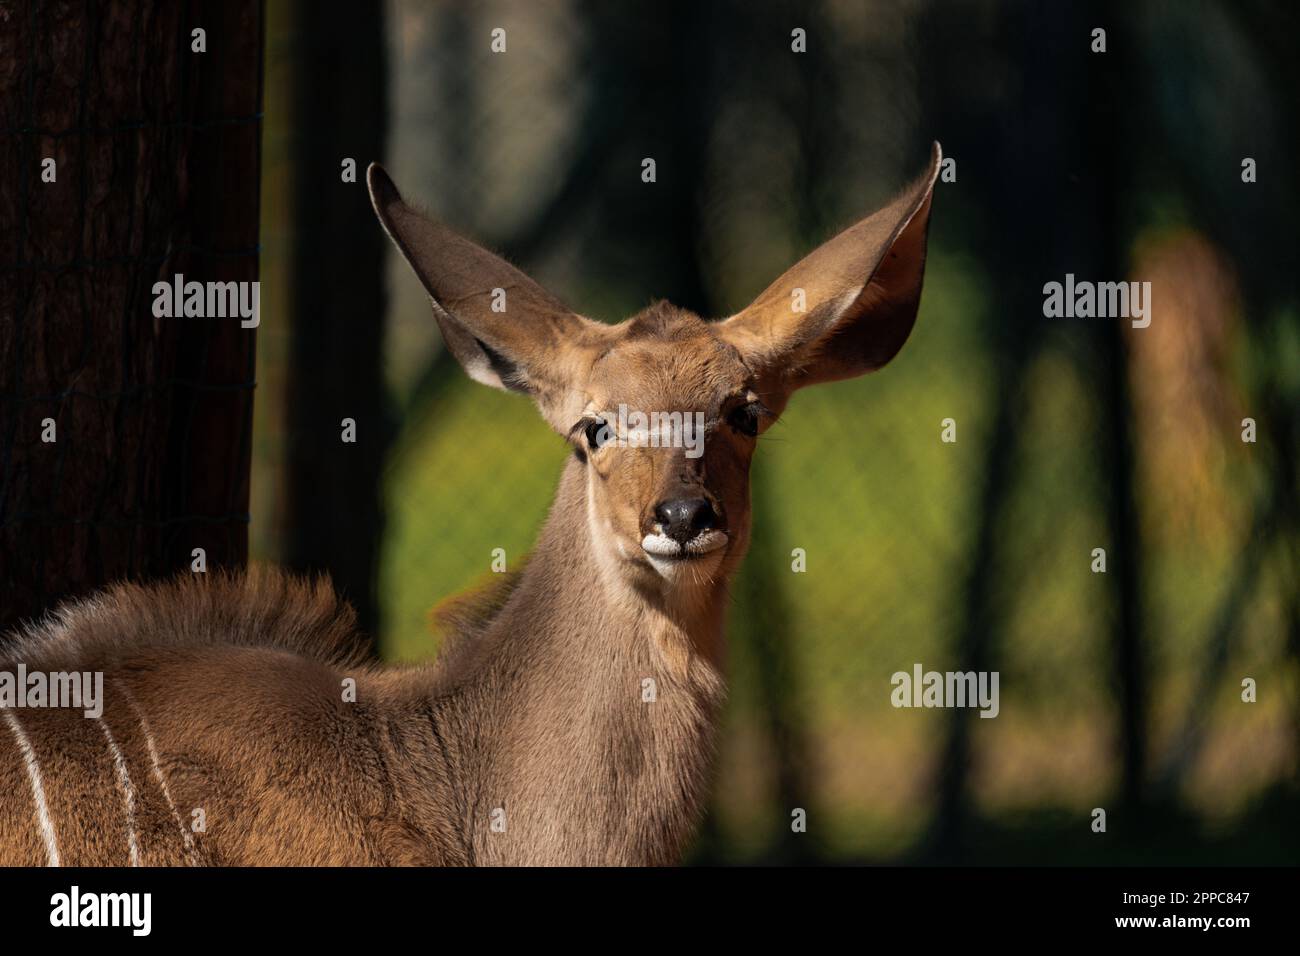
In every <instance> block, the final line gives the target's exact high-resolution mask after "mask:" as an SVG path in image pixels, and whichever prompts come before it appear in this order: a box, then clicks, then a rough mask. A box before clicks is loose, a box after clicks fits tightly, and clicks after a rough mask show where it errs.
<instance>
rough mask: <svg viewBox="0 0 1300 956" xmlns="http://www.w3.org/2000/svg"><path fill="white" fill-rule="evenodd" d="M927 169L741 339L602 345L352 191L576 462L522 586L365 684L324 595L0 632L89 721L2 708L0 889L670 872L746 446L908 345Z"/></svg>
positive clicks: (232, 579)
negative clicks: (490, 867)
mask: <svg viewBox="0 0 1300 956" xmlns="http://www.w3.org/2000/svg"><path fill="white" fill-rule="evenodd" d="M939 159H940V154H939V149H938V144H935V148H934V151H933V158H932V160H931V164H930V168H929V170H928V172H927V173H926V174H925V175H924V176H923V177H922V178H921V179H920V180H919V181H917V182H916V183H915V184H914V185H913V186H911V187H910V188H908V189H906V190H905V191H904V192H903V193H902V194H901V195H900V196H898V198H896V199H895V200H893V201H892V202H890V203H889V204H888V205H886V206H885V207H884V208H882V209H881V210H880V211H878V212H876V213H875V214H874V215H872V216H870V217H869V218H867V219H864V220H862V221H861V222H859V223H857V224H856V225H854V226H852V227H850V228H849V229H847V230H846V231H844V232H842V233H840V234H839V235H838V236H836V237H835V238H833V239H831V240H830V241H829V242H827V243H826V244H824V245H823V246H821V247H820V248H818V249H816V250H815V251H814V252H812V253H811V254H810V255H808V256H807V258H805V259H804V260H803V261H801V262H800V263H798V264H797V265H796V266H794V267H793V268H792V269H790V270H789V271H788V272H786V273H785V274H784V275H782V276H781V277H780V278H779V279H777V280H776V282H775V283H773V284H772V285H771V286H770V287H769V288H768V289H767V290H766V291H765V292H763V293H762V294H761V295H760V296H759V297H758V298H757V299H756V300H755V301H754V303H753V304H752V305H750V306H749V307H748V308H746V309H745V310H744V311H742V312H740V313H738V314H736V315H733V316H731V317H730V318H728V319H725V320H719V321H705V320H702V319H700V318H699V317H697V316H695V315H693V314H691V313H689V312H686V311H684V310H682V309H678V308H674V307H673V306H670V305H667V304H665V303H659V304H656V305H652V306H650V307H649V308H647V309H646V310H644V311H643V312H641V313H640V314H638V315H636V316H634V317H633V318H631V319H628V320H627V321H624V322H623V323H621V324H619V325H606V324H602V323H600V322H596V321H592V320H590V319H586V318H583V317H581V316H579V315H576V314H574V313H573V312H571V311H569V310H568V309H567V308H565V307H564V306H563V305H561V304H560V302H559V301H557V300H556V299H555V298H553V297H552V296H551V295H549V294H548V293H547V292H545V291H543V290H542V288H541V287H539V286H538V285H536V284H535V283H534V282H532V281H531V280H529V279H528V278H527V277H525V276H524V275H523V274H522V273H520V272H519V271H517V270H516V269H514V268H513V267H512V266H510V265H508V264H507V263H505V262H504V261H502V260H501V259H499V258H497V257H496V256H494V255H492V254H491V253H489V252H486V251H485V250H483V249H481V248H479V247H478V246H476V245H474V244H472V243H470V242H468V241H467V240H465V239H463V238H461V237H459V236H457V235H455V234H454V233H452V232H450V231H448V230H447V229H445V228H444V227H442V226H440V225H438V224H436V223H434V222H432V221H430V220H429V219H427V218H426V217H424V216H423V215H421V214H420V213H418V212H416V211H415V210H413V209H412V208H411V207H410V206H408V205H406V203H404V202H403V200H402V198H401V196H400V195H399V194H398V192H397V189H396V187H395V186H394V185H393V183H392V181H391V180H390V179H389V178H388V176H387V174H386V173H385V172H384V171H383V170H382V169H381V168H379V167H378V166H372V167H371V168H370V171H369V177H368V179H369V186H370V194H371V199H372V201H373V204H374V207H375V211H376V213H377V214H378V216H379V219H380V220H381V222H382V223H383V226H384V228H385V229H386V230H387V232H388V234H389V236H390V237H391V238H392V240H393V242H394V243H396V245H397V247H398V249H400V250H401V253H402V255H403V256H405V257H406V260H407V261H408V262H409V263H410V265H411V266H412V268H413V269H414V270H415V272H416V273H417V275H418V276H419V278H420V281H421V282H422V283H423V284H424V287H425V289H426V290H427V291H428V293H429V296H430V297H431V299H432V305H433V314H434V317H435V319H436V320H437V322H438V325H439V327H440V328H441V330H442V335H443V337H444V339H445V341H446V344H447V347H448V348H449V349H450V350H451V352H452V353H453V354H454V355H455V357H456V358H457V359H458V360H459V361H460V363H461V365H463V366H464V368H465V370H466V371H467V372H468V373H469V375H470V376H471V377H472V378H474V379H475V380H477V381H479V382H483V383H485V384H487V385H491V386H494V387H496V388H502V389H509V390H512V391H519V392H524V393H526V394H527V395H529V396H531V397H532V399H533V400H534V401H535V402H536V404H537V406H538V408H539V409H540V410H541V413H542V416H543V417H544V418H545V419H546V420H547V421H548V422H549V423H550V424H551V426H552V427H553V428H554V429H555V430H556V431H557V432H559V433H560V434H561V435H563V436H565V438H566V439H567V441H568V442H570V443H571V445H572V453H571V454H570V455H569V456H568V459H567V463H566V464H565V466H564V470H563V474H562V476H561V478H560V484H559V490H558V492H557V494H556V496H555V502H554V505H553V506H552V508H551V511H550V514H549V516H548V518H547V519H546V522H545V525H544V527H543V529H542V532H541V536H540V538H539V540H538V542H537V545H536V548H535V549H534V551H533V553H532V556H531V558H530V559H529V560H528V561H527V563H526V565H525V566H524V568H523V569H522V571H520V572H518V573H516V574H514V575H512V576H510V577H509V579H508V581H505V582H503V583H502V584H501V585H500V586H499V587H497V588H495V589H494V590H492V591H491V592H490V593H487V594H486V595H483V594H480V595H477V596H472V597H469V598H466V599H463V600H460V601H459V602H455V603H453V605H452V607H451V610H450V612H449V613H448V615H447V618H448V619H449V620H450V621H451V622H452V623H453V624H454V626H455V633H454V635H453V637H452V638H451V639H450V640H448V642H447V643H446V645H445V646H444V647H443V649H442V651H441V653H440V654H439V657H438V659H437V661H436V662H435V663H433V664H429V665H423V666H414V667H378V666H374V665H371V664H367V663H363V662H361V661H359V660H358V659H357V657H356V656H355V653H356V652H355V651H354V650H353V648H355V647H356V646H357V644H358V641H357V638H356V635H355V633H354V626H353V619H352V615H351V612H350V610H349V609H348V608H347V606H346V605H345V604H344V603H342V602H341V601H339V600H338V599H337V598H336V597H335V596H334V594H333V592H332V591H331V589H330V588H329V587H328V585H327V584H324V583H319V582H316V583H310V582H304V581H299V580H295V579H293V578H290V577H286V576H283V575H280V574H276V573H273V572H268V571H262V570H256V569H255V570H253V571H251V572H249V573H248V574H246V575H239V576H225V575H221V574H216V573H214V574H211V575H189V576H185V577H184V578H182V579H179V580H176V581H173V582H170V583H164V584H153V585H147V586H141V585H136V584H122V585H118V586H115V587H112V588H109V589H107V590H105V591H102V592H100V593H99V594H97V595H95V596H92V597H90V598H88V599H85V600H81V601H76V602H72V603H67V604H64V605H63V606H61V607H60V608H59V609H57V610H56V611H54V612H53V613H52V614H50V615H48V616H47V617H46V618H45V619H44V620H42V621H41V622H39V623H37V624H35V625H32V626H30V627H28V628H27V629H26V630H25V631H24V632H22V633H19V634H16V635H12V636H11V639H10V642H9V644H8V650H7V651H6V652H5V653H4V654H3V656H2V657H0V672H4V671H8V672H13V671H14V670H15V669H16V668H17V667H18V666H19V664H22V665H25V667H26V669H27V671H28V672H36V671H41V672H46V673H50V672H72V671H78V672H100V673H102V675H103V701H102V708H103V709H102V713H101V714H100V715H99V716H98V717H93V716H91V717H87V716H85V715H84V714H83V712H82V711H81V710H71V709H66V708H49V707H46V708H24V709H14V708H12V707H7V708H5V709H4V710H3V711H0V864H42V863H56V862H62V863H65V864H85V865H118V864H128V863H140V864H144V865H150V864H169V865H184V864H199V863H209V864H303V865H319V864H399V863H401V864H664V863H670V862H673V861H675V860H676V859H677V858H678V856H679V854H680V852H681V851H682V849H683V846H684V844H685V842H686V841H687V840H688V838H689V837H690V834H691V831H692V827H693V826H694V824H695V823H696V822H697V820H698V818H699V816H700V813H701V810H702V805H703V801H704V798H705V792H706V786H707V782H708V776H709V764H710V755H711V751H712V747H713V735H714V725H715V722H716V720H717V717H718V712H719V707H720V705H721V702H722V698H723V678H722V670H723V657H724V648H723V611H724V606H725V603H726V585H727V581H728V578H729V577H730V576H731V574H732V573H733V572H734V571H735V569H736V567H737V565H738V564H739V562H740V560H741V557H742V555H743V554H744V552H745V549H746V545H747V543H748V540H749V522H750V506H749V488H748V473H749V466H750V460H751V457H752V455H753V453H754V447H755V442H756V436H757V435H760V434H762V433H763V431H764V430H765V429H766V428H768V427H769V426H770V425H771V423H772V422H773V421H774V420H775V418H776V416H778V415H779V414H780V413H781V412H782V410H783V409H784V408H785V406H786V403H787V402H788V400H789V398H790V395H791V393H792V392H793V391H794V390H795V389H797V388H800V387H802V386H804V385H811V384H814V383H817V382H827V381H832V380H836V379H842V378H847V377H849V376H855V375H859V374H861V373H864V372H868V371H871V370H873V369H876V368H878V367H880V366H882V365H884V364H885V363H886V362H888V361H889V360H890V359H891V358H892V357H893V356H894V354H895V353H896V352H898V350H899V348H901V347H902V345H903V342H904V340H905V339H906V338H907V336H908V334H909V332H910V331H911V328H912V325H913V323H914V321H915V318H916V313H917V307H918V301H919V297H920V292H921V282H922V275H923V271H924V263H925V245H926V231H927V228H928V222H929V213H930V202H931V195H932V192H933V189H934V183H935V179H936V177H937V175H938V171H939ZM623 405H625V406H627V407H629V408H632V409H636V410H642V411H645V412H652V411H655V412H658V411H663V412H674V411H680V412H683V413H687V414H688V415H690V416H691V417H694V415H695V414H699V415H702V416H703V421H704V423H705V434H704V443H703V448H702V454H699V455H697V456H690V455H688V454H687V451H686V450H685V449H683V448H682V447H673V442H671V441H664V442H655V443H654V444H651V445H646V444H645V443H644V442H637V441H624V440H623V439H624V438H626V437H627V436H623V435H618V434H616V432H615V426H613V425H612V424H611V414H612V413H611V410H612V409H615V408H617V407H619V406H623ZM642 437H645V436H642ZM661 437H662V436H661ZM669 437H671V436H669ZM655 445H658V447H655ZM810 477H813V476H810ZM322 520H328V516H322ZM648 690H649V691H650V692H648Z"/></svg>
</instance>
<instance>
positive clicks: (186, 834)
mask: <svg viewBox="0 0 1300 956" xmlns="http://www.w3.org/2000/svg"><path fill="white" fill-rule="evenodd" d="M119 686H120V687H121V690H122V696H123V697H125V698H126V702H127V704H129V705H130V707H131V709H132V710H133V711H135V718H136V720H138V721H140V730H141V731H142V732H143V733H144V742H145V746H146V747H148V748H149V759H150V761H152V762H153V776H154V779H155V780H157V781H158V788H159V789H160V790H162V794H163V796H164V797H166V798H167V806H169V807H171V810H172V816H173V817H175V818H176V826H178V827H179V828H180V831H181V842H182V843H183V844H185V863H186V865H187V866H193V865H194V859H193V857H192V856H191V855H190V854H191V853H193V851H194V838H193V837H192V836H190V831H189V830H187V829H185V824H184V823H183V822H182V821H181V815H180V813H179V812H178V811H177V809H176V804H175V803H174V802H173V801H172V792H171V790H169V789H168V787H167V778H166V777H164V776H163V772H162V765H161V764H160V763H159V762H158V748H157V747H155V746H154V743H153V732H152V731H150V730H149V721H147V720H145V719H144V711H142V710H141V709H140V705H139V704H137V703H136V702H135V696H134V695H133V694H132V693H131V691H130V690H128V689H127V687H126V685H125V684H121V685H119Z"/></svg>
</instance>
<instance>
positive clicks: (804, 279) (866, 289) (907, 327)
mask: <svg viewBox="0 0 1300 956" xmlns="http://www.w3.org/2000/svg"><path fill="white" fill-rule="evenodd" d="M942 161H943V154H942V153H941V152H940V149H939V144H938V143H935V144H934V147H933V149H932V151H931V155H930V166H929V168H928V169H927V170H926V172H925V173H924V174H923V175H922V176H921V177H920V178H919V179H917V180H916V181H915V182H914V183H913V184H912V185H911V186H909V187H907V188H906V189H904V190H903V192H902V193H901V194H900V195H899V196H898V197H897V198H895V199H894V200H893V201H892V202H890V203H888V204H887V205H886V206H884V208H882V209H880V210H878V211H877V212H875V213H874V214H872V215H870V216H868V217H867V218H866V219H863V220H862V221H861V222H859V223H858V224H857V225H855V226H851V227H849V228H848V229H846V230H844V231H843V232H842V233H840V234H839V235H838V236H836V237H835V238H833V239H831V240H829V241H828V242H826V243H824V244H823V245H821V246H820V247H818V248H817V249H815V250H813V251H812V252H811V253H809V254H808V256H806V257H805V258H804V259H803V260H802V261H800V262H799V263H797V264H796V265H794V266H793V267H791V268H790V269H789V270H787V271H786V273H785V274H784V275H782V276H781V277H780V278H779V279H777V280H776V281H775V282H773V283H772V284H771V285H770V286H768V288H767V289H766V290H765V291H764V292H763V293H762V294H760V295H759V297H758V298H757V299H755V300H754V302H753V303H752V304H751V305H750V306H749V307H748V308H746V309H745V310H743V311H742V312H740V313H739V314H737V315H734V316H732V317H731V318H729V319H727V320H726V321H724V322H722V323H721V324H720V325H719V326H718V331H719V333H720V334H721V335H722V337H723V338H724V339H726V340H727V341H729V342H731V343H732V344H733V345H734V346H735V347H736V348H737V349H738V350H739V351H740V353H741V355H742V356H744V358H745V360H746V362H747V363H748V364H749V366H750V367H751V368H752V369H754V371H755V373H756V374H757V375H758V376H759V379H760V381H761V382H762V383H763V386H764V387H763V389H761V392H762V393H763V394H762V397H763V401H764V402H766V403H767V405H768V406H769V407H771V408H777V406H778V404H781V403H784V402H785V401H786V399H788V397H789V395H790V393H791V392H793V391H794V390H795V389H797V388H801V387H802V386H804V385H811V384H814V383H816V382H830V381H835V380H837V379H842V378H850V377H852V376H854V375H861V374H862V373H864V372H870V371H872V370H873V369H877V368H879V367H880V366H882V365H884V364H885V363H886V362H888V361H889V360H890V359H892V358H893V357H894V355H895V354H897V352H898V350H899V349H900V348H902V347H903V343H904V342H905V341H907V336H908V334H909V333H910V332H911V331H912V325H913V323H914V322H915V321H916V312H917V307H918V305H919V303H920V298H921V281H922V279H923V277H924V275H925V242H926V231H927V229H928V227H929V223H930V201H931V198H932V196H933V193H934V184H935V181H936V180H937V179H938V177H939V169H940V165H941V163H942Z"/></svg>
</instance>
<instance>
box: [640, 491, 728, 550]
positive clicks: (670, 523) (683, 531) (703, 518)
mask: <svg viewBox="0 0 1300 956" xmlns="http://www.w3.org/2000/svg"><path fill="white" fill-rule="evenodd" d="M655 520H656V521H658V522H659V524H660V526H661V527H662V528H663V529H664V534H666V535H668V537H670V538H672V539H673V540H674V541H676V542H677V543H678V544H685V543H686V542H687V541H689V540H691V538H693V537H695V536H696V535H697V534H699V533H700V532H701V531H707V530H709V529H710V528H712V527H713V526H714V524H715V523H716V522H717V520H718V516H717V515H716V514H715V513H714V511H713V505H711V504H709V503H708V501H706V500H705V499H704V498H674V499H673V500H672V501H661V502H659V504H657V505H655Z"/></svg>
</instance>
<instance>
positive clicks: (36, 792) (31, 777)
mask: <svg viewBox="0 0 1300 956" xmlns="http://www.w3.org/2000/svg"><path fill="white" fill-rule="evenodd" d="M5 720H6V721H7V722H8V723H9V729H10V730H12V731H13V734H14V739H15V740H17V741H18V749H19V750H21V751H22V752H23V760H24V761H25V762H26V764H27V780H28V782H29V783H31V785H32V799H33V800H34V801H36V819H37V821H38V822H39V823H40V825H41V838H42V839H43V840H44V841H45V865H46V866H58V865H59V839H58V837H57V836H55V834H54V824H53V823H51V822H50V808H49V807H47V806H46V805H45V787H44V786H43V785H42V784H41V766H40V764H38V763H37V762H36V752H35V751H33V750H32V742H31V741H30V740H28V739H27V734H26V732H25V731H24V730H23V725H22V724H20V723H19V722H18V718H17V717H16V716H15V715H14V712H13V711H12V710H9V709H8V708H6V709H5Z"/></svg>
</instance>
